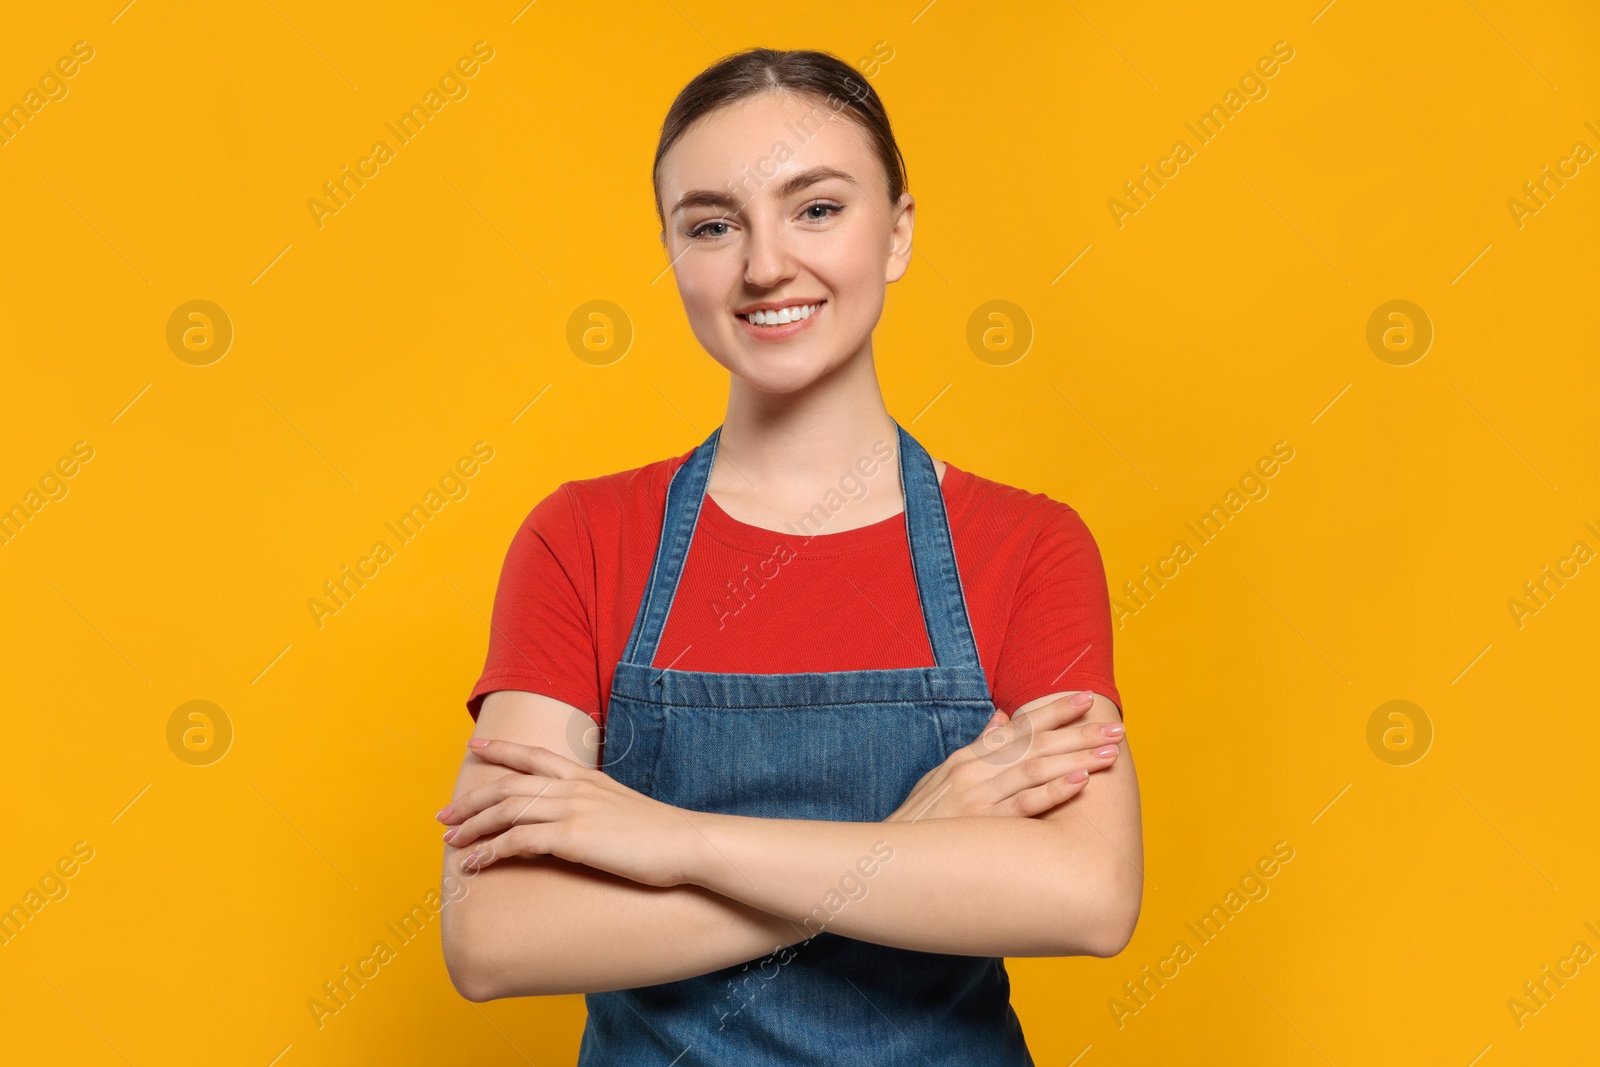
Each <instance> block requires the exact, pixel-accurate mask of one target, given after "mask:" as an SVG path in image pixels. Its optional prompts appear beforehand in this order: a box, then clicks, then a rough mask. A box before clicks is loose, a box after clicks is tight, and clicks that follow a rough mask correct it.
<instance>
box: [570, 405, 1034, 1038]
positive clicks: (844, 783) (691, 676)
mask: <svg viewBox="0 0 1600 1067" xmlns="http://www.w3.org/2000/svg"><path fill="white" fill-rule="evenodd" d="M895 428H896V430H897V432H898V435H899V443H900V448H899V461H900V479H901V485H902V486H903V487H904V495H905V512H904V515H905V524H906V536H907V539H908V541H909V545H910V550H911V560H912V566H913V570H914V573H915V576H916V584H917V596H918V599H919V601H920V603H921V606H922V617H923V622H924V624H925V625H926V627H927V634H928V639H929V645H930V646H931V647H932V650H933V654H934V662H935V664H936V665H935V666H932V667H901V668H893V669H882V670H857V671H812V672H803V673H792V674H722V673H717V672H713V671H680V670H674V669H672V668H671V667H655V666H652V663H653V661H654V659H655V656H656V651H657V645H658V643H659V642H660V639H661V634H662V631H663V629H664V628H665V626H666V621H667V613H668V611H669V610H671V608H672V605H673V600H674V598H675V595H676V593H677V588H678V579H679V577H680V576H681V575H682V573H683V568H684V562H685V560H686V559H687V557H688V553H689V543H690V541H691V540H692V538H693V536H694V530H695V524H696V521H697V520H698V518H699V514H700V505H701V502H702V501H703V500H704V498H705V492H706V482H707V479H708V477H709V476H710V472H711V465H712V460H713V459H714V458H715V456H716V449H717V438H718V436H719V435H720V434H721V432H722V428H721V427H720V426H719V427H718V428H717V429H716V430H714V431H712V433H711V436H710V437H708V438H706V440H705V442H704V443H703V444H701V445H700V446H699V447H698V448H696V449H695V451H694V452H693V453H692V454H691V455H690V457H689V459H688V461H687V462H685V463H684V464H683V465H682V466H681V467H679V468H678V470H677V471H676V472H674V474H673V478H672V481H671V483H670V485H669V486H668V489H667V504H666V514H665V518H664V520H663V523H662V531H661V540H660V542H659V544H658V546H657V549H656V556H655V562H654V564H653V565H652V567H651V571H650V581H649V585H648V587H647V590H646V592H645V594H644V596H643V598H642V600H641V601H640V604H639V612H638V616H637V617H636V618H635V620H634V624H633V632H632V634H631V635H630V637H629V639H628V644H627V647H626V649H625V650H624V652H623V655H622V658H621V660H620V661H619V662H618V663H617V667H616V673H615V674H614V675H613V678H612V683H611V699H610V703H609V704H608V705H607V710H606V723H605V740H604V742H603V756H602V763H601V769H602V770H604V771H606V772H607V773H608V774H610V775H611V776H612V777H613V778H615V779H616V780H617V781H619V782H621V783H623V784H624V785H626V786H628V787H629V788H632V789H636V790H638V791H639V792H641V793H644V794H645V795H647V796H651V797H654V798H655V799H657V800H660V801H663V802H664V803H668V804H672V805H675V806H677V807H681V808H685V809H687V810H690V811H703V812H721V813H726V814H734V815H750V816H757V817H763V818H777V819H825V820H830V821H839V822H881V821H882V820H884V819H885V818H887V817H888V816H889V815H890V814H891V813H892V812H893V811H894V810H895V809H896V808H898V807H899V806H900V804H901V803H902V802H903V801H904V800H905V798H906V796H907V794H909V793H910V792H911V789H912V787H913V786H915V785H916V783H917V782H918V780H919V779H921V777H922V776H923V774H925V773H926V772H927V771H929V770H931V769H932V768H934V767H936V766H938V765H939V764H940V763H942V762H944V760H945V759H946V758H948V757H949V756H950V755H951V754H952V753H953V752H955V750H956V749H958V748H960V747H961V746H963V745H966V744H968V743H969V742H971V741H972V740H973V739H974V738H976V737H977V736H978V734H979V732H980V731H981V730H982V729H983V727H984V725H985V724H986V723H987V722H988V720H989V717H990V715H992V714H993V713H994V710H995V709H994V704H993V703H991V701H990V699H989V686H988V680H987V678H986V677H985V675H984V672H983V667H982V665H981V663H980V662H979V659H978V648H977V644H976V642H975V641H974V640H973V636H972V627H971V623H970V621H969V619H968V617H967V610H966V604H965V601H964V599H963V596H962V592H961V577H960V574H959V573H958V572H957V570H956V559H955V553H954V549H953V547H952V544H951V537H950V526H949V520H948V518H947V516H946V514H945V508H944V497H943V495H942V494H941V492H940V488H939V479H938V475H937V473H936V472H935V470H934V466H933V460H932V459H930V458H929V456H928V454H927V452H926V451H924V450H923V448H922V446H921V445H920V444H918V443H917V442H916V440H915V439H913V438H912V437H911V435H910V434H909V433H907V432H906V430H905V428H904V427H902V426H900V424H899V423H898V422H896V423H895ZM775 536H781V535H775ZM774 580H777V579H774ZM840 601H841V604H846V605H847V604H848V603H849V600H848V599H847V598H845V597H841V598H840ZM685 608H686V609H687V608H688V606H687V605H685ZM863 610H865V609H863ZM817 625H819V626H831V627H840V628H841V629H842V630H844V631H845V632H846V633H847V632H848V626H847V623H846V620H844V619H842V618H840V619H818V620H817ZM883 838H884V841H885V842H887V844H888V849H884V850H883V852H888V851H889V849H892V847H893V844H894V830H893V828H892V826H889V827H885V830H884V835H883ZM889 855H890V857H891V858H889V859H887V860H883V858H882V853H881V852H880V854H879V855H876V856H873V855H869V856H865V857H863V860H864V861H865V862H864V863H862V864H860V865H859V867H852V868H851V869H850V870H848V871H841V872H840V875H839V876H837V877H835V878H834V879H833V880H832V883H833V885H834V886H835V887H838V886H847V887H848V890H847V891H848V892H850V893H855V894H859V893H860V892H861V888H862V887H865V890H866V891H867V892H870V891H871V879H870V877H863V872H866V871H868V870H870V871H872V872H873V873H877V870H876V866H875V863H878V862H888V863H892V862H893V859H892V852H890V853H889ZM849 899H850V898H849V897H847V896H846V895H845V893H843V892H836V893H829V894H826V899H823V900H819V901H818V908H817V909H816V910H814V911H813V912H812V913H811V915H810V917H808V918H806V919H804V920H801V921H802V922H803V923H804V926H803V929H804V931H805V932H807V933H810V934H811V936H810V937H809V938H808V939H807V940H805V941H800V942H796V943H795V944H794V945H791V946H788V947H786V948H783V949H781V950H779V949H777V948H776V946H775V951H774V952H773V953H772V954H771V955H768V956H766V957H762V958H758V959H754V960H750V961H749V962H747V963H742V964H734V965H731V966H728V967H725V968H722V969H719V970H716V971H712V972H710V973H708V974H703V975H699V976H696V977H692V978H686V979H682V980H680V981H674V982H666V983H663V984H660V985H652V986H643V987H640V988H636V989H623V990H615V991H609V992H604V993H589V994H586V995H585V998H584V999H585V1002H586V1004H587V1006H588V1010H589V1018H588V1022H587V1024H586V1025H585V1027H584V1031H583V1040H582V1044H581V1045H580V1047H579V1051H578V1065H579V1067H669V1065H670V1067H693V1065H715V1067H733V1065H737V1067H779V1065H783V1067H794V1065H800V1064H816V1065H818V1067H824V1065H826V1067H898V1065H902V1064H904V1065H907V1067H909V1065H913V1064H915V1065H917V1067H924V1065H927V1064H937V1065H941V1067H942V1065H952V1067H954V1065H961V1067H968V1065H970V1067H1032V1064H1033V1059H1032V1057H1031V1056H1030V1055H1029V1053H1028V1048H1027V1045H1026V1043H1025V1042H1024V1040H1023V1035H1022V1026H1021V1023H1020V1022H1019V1021H1018V1019H1017V1016H1016V1013H1015V1012H1014V1011H1013V1010H1012V1008H1011V1002H1010V991H1011V984H1010V980H1009V978H1008V976H1007V974H1006V970H1005V964H1004V962H1003V960H1001V959H1000V958H998V957H988V956H962V955H946V954H943V953H931V952H917V951H912V950H909V949H902V948H891V947H888V946H885V945H878V944H874V943H872V942H868V941H858V940H856V939H854V938H849V937H843V936H841V935H839V934H835V933H831V932H828V931H827V930H825V929H823V927H825V926H826V925H827V924H828V920H829V919H831V916H832V913H834V912H837V911H841V910H843V907H848V906H849V904H848V901H849ZM856 899H859V895H857V896H856ZM841 903H842V906H841ZM994 903H995V902H992V901H974V902H973V904H972V906H973V907H975V908H981V907H988V906H992V905H993V904H994ZM800 929H802V927H801V926H800V924H799V923H797V932H798V931H799V930H800ZM597 934H598V936H601V937H604V936H605V931H604V930H601V931H597Z"/></svg>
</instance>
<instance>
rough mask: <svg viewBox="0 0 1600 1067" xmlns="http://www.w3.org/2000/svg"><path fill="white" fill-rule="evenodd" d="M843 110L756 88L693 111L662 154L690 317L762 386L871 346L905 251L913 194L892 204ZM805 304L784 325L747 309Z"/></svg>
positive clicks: (860, 134) (672, 240)
mask: <svg viewBox="0 0 1600 1067" xmlns="http://www.w3.org/2000/svg"><path fill="white" fill-rule="evenodd" d="M847 114H848V112H837V111H835V109H834V108H833V107H832V106H831V105H830V104H828V103H827V102H824V101H821V100H814V99H810V98H804V97H797V96H793V95H790V94H782V93H765V94H762V95H761V96H757V97H751V98H748V99H745V100H742V101H739V102H737V103H735V104H731V105H728V106H727V107H725V108H722V109H720V110H718V111H715V112H713V113H711V114H709V115H706V116H704V117H702V118H701V119H700V120H699V121H698V122H696V123H695V125H694V126H692V127H691V128H690V129H689V130H688V132H686V133H685V134H684V135H683V136H682V137H681V138H679V140H678V141H677V142H676V143H675V144H674V145H673V146H672V148H671V149H669V150H668V152H667V153H666V155H665V156H664V157H663V158H662V161H661V174H660V181H661V190H660V191H661V206H662V210H663V212H664V213H665V215H666V229H665V231H664V232H663V235H662V241H663V243H664V244H665V245H666V250H667V254H668V256H669V258H670V259H671V260H672V262H673V264H674V271H675V274H676V277H677V280H678V293H679V295H680V296H681V297H682V299H683V306H684V310H685V311H687V312H688V315H689V325H690V327H691V328H692V329H693V330H694V334H695V337H696V338H698V339H699V341H700V343H701V344H702V345H703V346H705V349H706V351H707V352H709V353H711V355H712V357H713V358H715V359H716V361H717V362H718V363H720V364H722V366H724V367H726V368H727V369H728V370H729V371H730V372H732V373H733V374H734V375H736V376H738V377H739V378H741V379H743V380H745V381H746V382H748V383H749V384H750V385H752V386H754V387H755V388H758V389H761V390H763V391H765V392H771V393H787V392H792V391H795V390H798V389H802V388H804V387H805V386H807V385H809V384H811V383H812V382H814V381H816V380H817V379H819V378H821V377H822V376H824V375H825V374H827V373H829V372H830V371H832V370H834V369H835V368H837V367H839V366H840V365H841V364H843V363H846V362H848V361H849V360H851V359H852V358H854V357H856V356H859V355H870V353H871V340H872V329H873V327H874V326H875V325H877V322H878V317H879V315H880V314H881V313H882V311H883V298H884V286H885V284H886V283H888V282H892V281H897V280H898V279H899V278H900V276H901V275H903V274H904V273H905V271H906V267H907V265H908V263H909V262H910V258H911V229H912V219H913V214H914V210H913V202H912V199H911V194H909V193H904V194H902V195H901V198H900V205H899V206H898V208H897V209H894V210H891V208H890V205H889V201H888V185H887V177H886V175H885V174H884V171H883V164H882V163H880V162H879V161H878V157H877V155H876V153H875V152H874V151H873V150H872V147H871V145H870V143H869V140H868V137H867V134H866V133H865V131H863V130H862V129H861V128H860V127H859V126H857V125H855V123H854V122H852V121H850V119H848V118H847V117H845V116H846V115H847ZM804 305H809V306H810V307H811V309H812V311H811V314H810V316H809V317H807V318H804V319H797V320H795V321H790V322H788V323H787V324H779V325H776V326H772V325H758V324H757V323H755V322H752V321H751V320H750V314H751V313H752V312H753V311H757V310H766V311H772V310H773V309H774V308H801V307H802V306H804ZM802 313H803V312H802ZM793 316H794V312H793V311H790V312H789V313H788V316H779V318H783V317H790V318H792V317H793ZM761 317H762V316H757V318H758V319H759V318H761Z"/></svg>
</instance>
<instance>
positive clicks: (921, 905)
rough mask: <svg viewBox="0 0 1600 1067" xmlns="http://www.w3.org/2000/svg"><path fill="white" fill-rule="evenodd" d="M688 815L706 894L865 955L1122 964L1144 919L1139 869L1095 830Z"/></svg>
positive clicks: (698, 877) (1014, 822) (990, 821)
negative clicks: (852, 945)
mask: <svg viewBox="0 0 1600 1067" xmlns="http://www.w3.org/2000/svg"><path fill="white" fill-rule="evenodd" d="M687 814H688V817H689V819H690V821H691V822H692V823H693V825H694V826H695V827H696V828H697V829H698V830H699V831H700V834H699V835H698V836H699V837H700V838H701V839H702V847H700V848H698V849H697V851H696V852H695V853H694V855H693V857H692V858H691V861H690V872H689V873H690V879H691V881H692V882H693V883H694V884H696V885H699V886H703V887H705V888H706V889H709V890H711V891H713V892H716V893H720V894H722V895H723V896H726V897H729V898H731V899H733V900H737V901H741V902H743V903H744V904H747V905H749V906H750V907H752V908H757V909H760V910H762V911H765V912H768V913H771V914H773V915H777V916H782V917H785V918H791V919H793V920H794V921H796V922H801V923H806V924H807V925H808V927H809V928H810V929H812V930H815V929H817V928H818V927H819V926H820V925H825V926H826V929H828V930H829V931H830V932H832V933H836V934H841V935H843V936H845V937H853V938H856V939H857V940H861V941H872V942H876V943H878V944H882V945H891V946H895V947H899V948H908V949H917V950H920V951H923V952H948V953H955V954H961V955H974V956H1069V955H1109V954H1114V953H1115V952H1117V951H1118V950H1120V948H1121V946H1122V944H1124V943H1125V942H1126V939H1127V936H1128V934H1129V933H1130V932H1131V928H1132V920H1131V918H1128V917H1127V916H1128V915H1130V914H1135V913H1136V912H1133V913H1130V912H1129V910H1128V908H1127V907H1125V904H1126V898H1127V897H1128V896H1129V889H1130V886H1129V885H1127V884H1125V883H1127V882H1128V881H1129V877H1128V876H1127V875H1126V873H1125V872H1124V871H1122V870H1119V869H1118V868H1119V867H1124V866H1125V864H1123V862H1122V860H1121V859H1120V858H1119V857H1116V856H1115V855H1114V851H1113V850H1112V849H1111V848H1110V847H1109V846H1108V845H1107V844H1106V842H1105V839H1104V838H1103V837H1101V836H1100V835H1099V834H1098V833H1097V832H1095V831H1094V830H1093V827H1089V826H1087V824H1085V823H1082V822H1081V821H1077V822H1052V821H1047V820H1042V819H1011V818H986V817H970V816H968V817H959V818H947V819H927V820H922V821H916V822H889V823H855V822H824V821H816V820H808V819H763V818H752V817H748V816H742V815H715V814H707V813H703V812H689V813H687ZM1131 889H1132V891H1133V892H1134V893H1137V890H1138V884H1137V882H1136V881H1135V882H1133V883H1132V885H1131Z"/></svg>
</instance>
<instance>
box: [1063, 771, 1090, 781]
mask: <svg viewBox="0 0 1600 1067" xmlns="http://www.w3.org/2000/svg"><path fill="white" fill-rule="evenodd" d="M1087 777H1089V772H1088V771H1073V772H1072V773H1071V774H1069V775H1067V781H1069V782H1081V781H1083V780H1084V779H1085V778H1087Z"/></svg>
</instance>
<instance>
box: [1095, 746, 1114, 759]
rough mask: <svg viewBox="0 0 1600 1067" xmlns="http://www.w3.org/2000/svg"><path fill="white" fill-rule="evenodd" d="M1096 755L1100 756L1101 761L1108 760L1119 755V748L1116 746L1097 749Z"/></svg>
mask: <svg viewBox="0 0 1600 1067" xmlns="http://www.w3.org/2000/svg"><path fill="white" fill-rule="evenodd" d="M1094 754H1095V755H1096V756H1099V757H1100V758H1101V759H1106V758H1108V757H1111V756H1115V755H1116V754H1117V746H1116V745H1106V746H1105V747H1104V748H1097V749H1095V750H1094Z"/></svg>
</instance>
